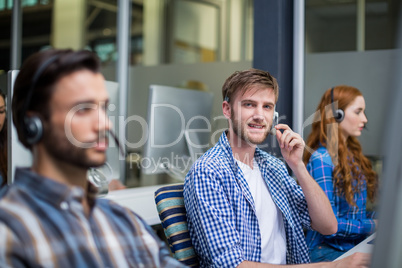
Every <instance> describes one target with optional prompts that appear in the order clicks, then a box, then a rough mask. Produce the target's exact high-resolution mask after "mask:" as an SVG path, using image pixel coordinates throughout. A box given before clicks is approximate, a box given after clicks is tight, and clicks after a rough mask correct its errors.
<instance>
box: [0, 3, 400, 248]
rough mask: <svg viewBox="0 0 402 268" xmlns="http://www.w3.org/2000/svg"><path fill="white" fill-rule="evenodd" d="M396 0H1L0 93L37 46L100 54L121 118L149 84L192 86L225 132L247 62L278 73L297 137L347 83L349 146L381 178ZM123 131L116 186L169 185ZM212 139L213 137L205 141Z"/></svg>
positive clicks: (143, 101) (141, 101)
mask: <svg viewBox="0 0 402 268" xmlns="http://www.w3.org/2000/svg"><path fill="white" fill-rule="evenodd" d="M15 3H17V5H18V8H16V6H15ZM401 4H402V1H401V0H304V1H303V0H300V1H299V0H197V1H195V0H131V1H130V0H121V1H117V0H14V1H13V0H0V88H1V89H2V90H3V91H5V90H7V88H8V86H9V85H8V84H9V81H8V77H7V73H8V72H9V71H10V70H14V69H18V68H19V66H20V65H21V62H23V61H24V60H25V59H26V58H27V57H28V56H29V55H31V54H32V53H34V52H36V51H39V50H42V49H48V48H72V49H89V50H92V51H94V52H95V53H97V54H98V56H99V58H100V59H101V61H102V73H103V74H104V76H105V78H106V80H108V81H110V83H111V85H112V86H113V85H116V83H119V85H120V86H117V88H118V90H119V91H120V92H121V91H123V94H121V93H120V92H119V95H118V96H117V95H116V96H114V99H116V100H119V101H120V103H118V102H117V103H116V105H117V106H118V109H117V110H116V112H119V113H120V115H124V116H125V118H128V117H130V116H137V117H138V118H143V119H146V118H147V112H148V93H149V86H150V85H151V84H159V85H166V86H173V87H181V88H196V89H200V90H204V91H208V92H211V93H212V94H213V96H214V101H213V110H212V119H216V120H211V126H212V132H216V131H218V132H219V131H221V130H222V129H224V128H225V127H226V122H225V120H222V118H221V117H220V116H221V114H222V112H221V102H222V99H221V98H222V97H221V87H222V84H223V82H224V80H225V79H226V78H227V77H228V76H229V75H230V74H231V73H233V72H234V71H236V70H243V69H248V68H250V67H256V68H261V69H264V70H267V71H269V72H271V73H272V74H274V76H276V77H277V78H278V82H279V85H280V98H279V102H278V105H277V109H278V111H279V115H280V122H284V123H288V124H290V125H291V126H292V127H293V128H294V130H296V131H297V132H300V133H301V134H302V136H303V137H304V138H305V139H306V138H307V136H308V134H309V132H310V124H311V115H312V114H313V113H314V111H315V109H316V107H317V104H318V102H319V100H320V98H321V96H322V94H323V93H324V91H325V90H326V89H328V88H330V87H332V86H334V85H339V84H348V85H352V86H355V87H357V88H359V89H360V90H361V91H362V93H363V95H364V97H365V99H366V108H367V110H366V114H367V117H368V125H367V129H366V131H364V132H363V135H362V136H361V138H360V141H361V144H362V147H363V151H364V153H365V155H367V156H368V157H369V158H370V159H371V160H372V161H373V164H374V168H375V169H376V171H377V172H378V173H379V175H380V180H382V179H383V178H382V176H381V175H382V164H383V162H384V151H383V148H382V145H383V142H384V139H387V130H388V129H389V125H388V124H389V118H390V113H391V111H389V105H390V104H391V103H392V99H393V96H394V95H395V92H396V91H397V90H400V88H398V87H397V86H396V81H395V78H396V77H400V76H401V75H400V71H397V70H400V69H398V68H397V67H398V66H400V63H399V62H398V61H400V57H401V52H400V46H401V44H398V31H399V32H400V31H401V29H399V28H398V25H400V24H401V22H400V13H399V12H400V10H401V6H402V5H401ZM297 5H298V7H296V6H297ZM122 7H128V9H127V10H126V9H124V10H121V8H122ZM119 8H120V9H119ZM127 15H128V16H127ZM122 18H123V19H122ZM119 19H120V20H119ZM124 19H125V20H124ZM122 36H125V37H126V39H124V38H122ZM399 38H400V37H399ZM122 40H123V41H124V42H125V43H126V45H128V47H127V51H121V50H119V49H121V47H124V46H122V45H121V42H122ZM398 45H399V47H398ZM123 52H124V53H123ZM296 54H297V55H296ZM119 55H124V58H121V57H120V58H119ZM122 73H126V74H127V76H124V75H123V76H122V75H121V74H122ZM113 82H115V83H113ZM122 85H123V86H122ZM122 96H124V98H122ZM121 102H124V103H121ZM295 104H297V105H295ZM7 105H8V109H10V103H8V104H7ZM296 106H297V107H296ZM121 107H122V108H121ZM121 111H123V114H121ZM125 127H126V129H124V131H125V133H126V136H125V139H126V143H129V144H131V145H132V146H127V148H126V149H127V153H128V157H127V159H125V160H123V164H122V165H121V163H118V164H117V165H118V166H119V168H120V169H119V170H118V173H120V175H122V178H121V179H122V181H123V182H124V183H125V184H126V185H127V186H128V187H137V186H150V185H158V184H163V183H170V182H177V181H178V180H177V179H175V178H172V177H171V176H169V175H167V174H155V175H146V174H142V172H141V169H140V168H139V165H138V161H139V158H140V157H141V155H142V154H143V148H144V143H143V142H141V137H142V136H143V135H144V129H143V128H142V126H141V124H140V123H139V121H135V120H133V121H131V122H129V123H128V124H126V125H125ZM218 138H219V135H216V136H215V137H213V138H212V139H211V145H212V144H213V143H214V142H216V141H217V139H218ZM269 143H270V144H271V146H272V147H275V143H274V142H272V141H269ZM273 153H275V150H273ZM131 156H138V157H131ZM112 158H113V157H112ZM115 158H117V156H116V157H115ZM391 187H392V186H391ZM398 204H399V203H398ZM390 213H392V214H393V213H394V211H391V212H390ZM401 222H402V220H401ZM399 234H400V232H399ZM399 237H400V236H399ZM385 242H387V241H385ZM396 255H397V253H396Z"/></svg>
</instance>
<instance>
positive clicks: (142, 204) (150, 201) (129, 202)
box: [104, 185, 164, 225]
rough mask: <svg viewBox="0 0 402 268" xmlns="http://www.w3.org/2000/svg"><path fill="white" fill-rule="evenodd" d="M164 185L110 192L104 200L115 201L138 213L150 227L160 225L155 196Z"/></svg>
mask: <svg viewBox="0 0 402 268" xmlns="http://www.w3.org/2000/svg"><path fill="white" fill-rule="evenodd" d="M162 186H164V185H154V186H145V187H136V188H129V189H124V190H118V191H111V192H109V193H108V194H107V195H106V196H104V198H108V199H110V200H113V201H115V202H116V203H118V204H119V205H121V206H124V207H127V208H129V209H131V210H132V211H134V212H135V213H137V214H138V215H139V216H140V217H141V218H143V219H144V220H145V221H146V222H147V223H148V224H149V225H156V224H160V219H159V215H158V211H157V210H156V205H155V199H154V194H155V191H156V190H157V189H159V188H160V187H162Z"/></svg>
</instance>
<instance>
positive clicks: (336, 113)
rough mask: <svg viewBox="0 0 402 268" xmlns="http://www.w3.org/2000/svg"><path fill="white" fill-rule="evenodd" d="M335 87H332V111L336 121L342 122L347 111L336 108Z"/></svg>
mask: <svg viewBox="0 0 402 268" xmlns="http://www.w3.org/2000/svg"><path fill="white" fill-rule="evenodd" d="M334 89H335V88H334V87H333V88H331V107H332V113H333V114H334V118H335V121H336V122H338V123H340V122H342V121H343V119H344V118H345V112H344V111H343V110H342V109H336V110H335V106H334Z"/></svg>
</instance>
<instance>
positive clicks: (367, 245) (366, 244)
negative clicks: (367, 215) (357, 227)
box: [336, 233, 376, 260]
mask: <svg viewBox="0 0 402 268" xmlns="http://www.w3.org/2000/svg"><path fill="white" fill-rule="evenodd" d="M375 234H376V233H374V234H372V235H370V236H369V237H367V238H366V239H364V240H363V241H362V242H360V243H359V244H358V245H357V246H355V247H354V248H352V249H351V250H349V251H347V252H345V254H343V255H341V256H339V257H338V258H337V259H336V260H340V259H343V258H345V257H347V256H350V255H352V254H353V253H355V252H363V253H372V252H373V248H374V242H375Z"/></svg>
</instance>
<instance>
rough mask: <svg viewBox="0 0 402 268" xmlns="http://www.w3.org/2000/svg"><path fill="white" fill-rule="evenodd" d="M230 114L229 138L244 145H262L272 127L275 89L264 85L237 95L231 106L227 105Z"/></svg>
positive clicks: (254, 86) (226, 114)
mask: <svg viewBox="0 0 402 268" xmlns="http://www.w3.org/2000/svg"><path fill="white" fill-rule="evenodd" d="M226 105H227V106H226V107H227V108H228V109H229V110H230V113H229V112H228V111H227V112H226V113H225V110H224V114H225V116H226V117H227V118H229V115H230V120H229V136H230V137H231V139H232V140H234V141H237V140H239V141H240V142H241V144H242V145H245V144H248V145H251V146H254V145H257V144H261V143H262V142H263V141H264V140H265V139H266V137H267V135H268V133H269V130H270V128H271V125H272V120H273V114H274V108H275V94H274V91H273V89H271V88H267V87H265V86H262V85H258V84H257V85H253V86H251V87H250V88H249V89H248V90H247V91H246V92H245V93H244V94H240V93H237V94H236V95H235V98H234V99H233V102H231V104H229V103H227V104H226Z"/></svg>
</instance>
